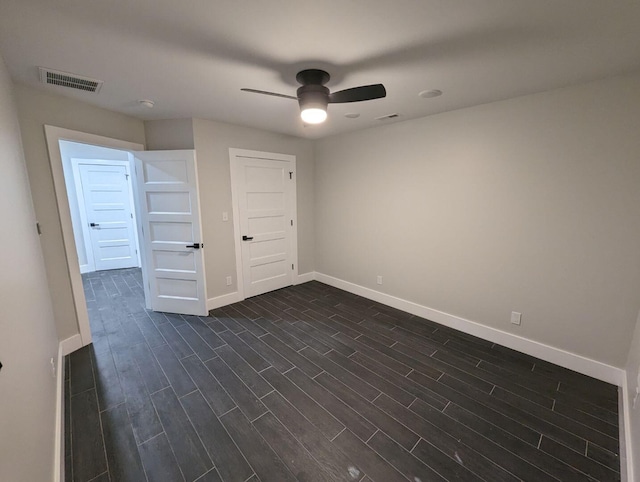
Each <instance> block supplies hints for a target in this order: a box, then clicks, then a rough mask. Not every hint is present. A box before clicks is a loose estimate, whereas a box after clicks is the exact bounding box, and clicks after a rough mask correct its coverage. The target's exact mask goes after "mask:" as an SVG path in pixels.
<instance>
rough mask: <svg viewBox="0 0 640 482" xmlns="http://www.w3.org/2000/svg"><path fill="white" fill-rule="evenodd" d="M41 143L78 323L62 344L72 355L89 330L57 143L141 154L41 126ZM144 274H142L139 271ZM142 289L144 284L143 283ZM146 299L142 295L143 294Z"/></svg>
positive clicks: (131, 146) (137, 147)
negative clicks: (74, 332)
mask: <svg viewBox="0 0 640 482" xmlns="http://www.w3.org/2000/svg"><path fill="white" fill-rule="evenodd" d="M44 132H45V139H46V143H47V148H48V151H49V163H50V166H51V174H52V177H53V185H54V191H55V196H56V202H57V205H58V213H59V216H60V229H61V231H62V238H63V245H64V252H65V257H66V264H67V266H68V268H69V278H70V281H71V295H72V298H73V305H74V310H75V313H76V318H77V320H78V331H79V334H78V335H74V336H72V337H71V338H69V339H68V340H64V341H65V342H66V343H65V351H67V352H69V353H70V352H72V351H74V350H77V349H78V348H81V347H83V346H85V345H88V344H89V343H91V327H90V325H89V314H88V312H87V300H86V298H85V295H84V288H83V286H82V276H81V274H80V263H79V261H78V255H77V253H78V251H77V249H76V242H75V239H74V236H73V225H72V223H71V210H70V208H69V199H68V198H67V188H66V184H65V179H64V171H63V167H62V154H61V153H60V144H59V141H61V140H65V141H71V142H79V143H81V144H91V145H95V146H101V147H109V148H112V149H120V150H123V151H141V150H144V145H142V144H138V143H136V142H129V141H123V140H120V139H113V138H110V137H104V136H99V135H96V134H88V133H86V132H80V131H74V130H71V129H64V128H62V127H55V126H49V125H45V126H44ZM143 272H144V270H143ZM145 285H146V283H145ZM145 295H146V293H145Z"/></svg>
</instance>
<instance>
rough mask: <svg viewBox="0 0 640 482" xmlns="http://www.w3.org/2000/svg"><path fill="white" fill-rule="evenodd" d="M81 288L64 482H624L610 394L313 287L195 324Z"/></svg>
mask: <svg viewBox="0 0 640 482" xmlns="http://www.w3.org/2000/svg"><path fill="white" fill-rule="evenodd" d="M84 283H85V291H86V294H87V303H88V309H89V315H90V320H91V327H92V333H93V340H94V341H93V345H90V346H87V347H85V348H83V349H81V350H79V351H77V352H74V353H73V354H71V355H70V356H68V357H67V358H66V379H65V380H66V381H65V401H66V404H65V405H66V407H65V416H66V440H65V442H66V443H65V455H66V473H67V476H66V477H67V481H77V482H86V481H100V482H104V481H109V480H110V481H112V482H116V481H117V482H119V481H136V482H141V481H170V482H175V481H183V480H187V481H194V480H198V481H200V482H205V481H207V482H211V481H224V482H231V481H238V482H258V481H262V482H271V481H274V482H286V481H296V480H297V481H348V482H353V481H361V482H371V481H378V482H393V481H407V480H409V481H411V482H426V481H432V480H435V481H443V480H464V481H467V480H468V481H473V480H485V481H490V482H494V481H510V480H530V481H547V480H556V481H573V480H620V469H619V457H618V452H619V447H618V415H617V406H618V405H617V397H618V391H617V388H616V387H615V386H612V385H609V384H606V383H603V382H600V381H597V380H594V379H591V378H589V377H586V376H584V375H580V374H577V373H575V372H572V371H569V370H567V369H564V368H561V367H558V366H555V365H552V364H550V363H547V362H544V361H541V360H538V359H536V358H533V357H531V356H527V355H523V354H520V353H517V352H515V351H512V350H509V349H507V348H503V347H501V346H497V345H494V344H492V343H489V342H486V341H483V340H480V339H478V338H474V337H471V336H469V335H466V334H463V333H459V332H456V331H455V330H452V329H449V328H446V327H443V326H440V325H437V324H435V323H433V322H430V321H427V320H424V319H420V318H417V317H415V316H412V315H409V314H407V313H404V312H401V311H398V310H395V309H392V308H389V307H387V306H384V305H381V304H379V303H375V302H372V301H370V300H367V299H365V298H361V297H358V296H355V295H352V294H349V293H346V292H344V291H341V290H338V289H335V288H332V287H329V286H327V285H324V284H321V283H318V282H310V283H306V284H303V285H299V286H294V287H290V288H286V289H282V290H279V291H276V292H273V293H268V294H265V295H262V296H258V297H255V298H251V299H248V300H245V301H243V302H241V303H236V304H234V305H230V306H227V307H224V308H220V309H216V310H214V311H213V312H212V313H211V316H210V317H207V318H199V317H195V316H179V315H172V314H162V313H154V312H149V311H146V310H145V309H144V302H143V293H142V288H141V277H140V271H139V270H136V269H130V270H118V271H107V272H99V273H92V274H88V275H85V276H84Z"/></svg>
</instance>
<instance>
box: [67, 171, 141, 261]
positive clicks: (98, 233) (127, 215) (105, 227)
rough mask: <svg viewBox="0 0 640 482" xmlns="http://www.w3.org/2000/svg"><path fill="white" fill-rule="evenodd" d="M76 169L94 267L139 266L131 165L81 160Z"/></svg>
mask: <svg viewBox="0 0 640 482" xmlns="http://www.w3.org/2000/svg"><path fill="white" fill-rule="evenodd" d="M74 167H75V166H74ZM77 172H78V174H79V177H80V184H81V190H82V198H83V200H84V207H85V213H86V224H87V226H86V227H85V230H84V232H86V233H87V234H88V235H89V236H88V237H89V242H90V248H91V251H92V253H91V255H92V258H93V262H94V268H95V270H97V271H102V270H107V269H120V268H132V267H135V266H139V262H138V254H137V240H136V233H135V226H134V222H133V207H132V205H131V191H130V189H129V172H128V166H127V165H126V163H118V164H104V163H91V164H84V163H82V162H78V163H77ZM88 254H89V253H88Z"/></svg>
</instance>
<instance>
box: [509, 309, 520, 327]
mask: <svg viewBox="0 0 640 482" xmlns="http://www.w3.org/2000/svg"><path fill="white" fill-rule="evenodd" d="M521 321H522V313H518V312H517V311H512V312H511V323H513V324H514V325H519V324H520V322H521Z"/></svg>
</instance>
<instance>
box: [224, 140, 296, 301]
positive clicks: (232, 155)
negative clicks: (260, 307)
mask: <svg viewBox="0 0 640 482" xmlns="http://www.w3.org/2000/svg"><path fill="white" fill-rule="evenodd" d="M241 157H243V158H250V159H265V160H269V161H285V162H288V163H289V169H290V170H291V171H292V172H293V183H294V185H293V189H292V191H291V199H290V203H291V206H290V207H291V212H290V214H291V219H292V220H293V226H292V230H291V246H290V248H291V253H290V259H291V261H292V263H293V266H294V269H293V270H292V271H293V272H292V274H291V282H292V284H296V279H297V278H298V200H297V191H298V189H297V186H298V171H297V165H296V156H294V155H291V154H278V153H273V152H263V151H252V150H248V149H237V148H235V147H230V148H229V170H230V173H231V213H232V216H233V238H234V246H235V256H236V280H237V282H238V295H239V297H240V300H244V299H245V296H244V273H243V266H242V240H241V238H242V233H241V232H240V207H239V206H240V205H239V199H238V193H237V191H238V189H237V185H238V176H239V174H238V168H237V162H235V161H236V159H238V158H241Z"/></svg>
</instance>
